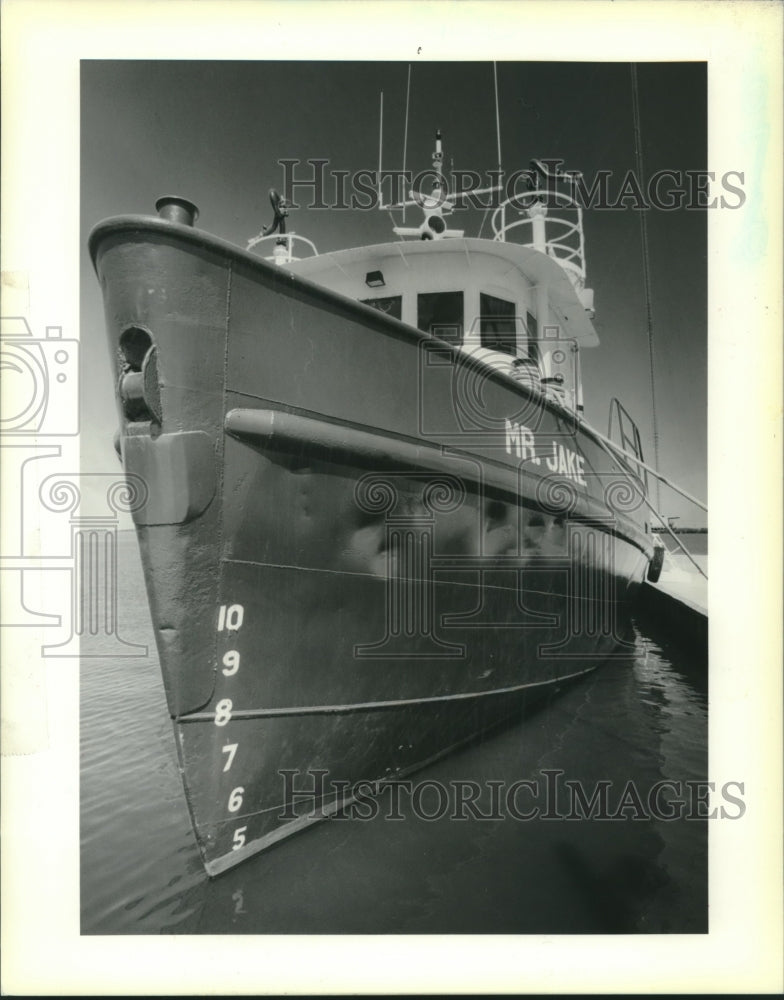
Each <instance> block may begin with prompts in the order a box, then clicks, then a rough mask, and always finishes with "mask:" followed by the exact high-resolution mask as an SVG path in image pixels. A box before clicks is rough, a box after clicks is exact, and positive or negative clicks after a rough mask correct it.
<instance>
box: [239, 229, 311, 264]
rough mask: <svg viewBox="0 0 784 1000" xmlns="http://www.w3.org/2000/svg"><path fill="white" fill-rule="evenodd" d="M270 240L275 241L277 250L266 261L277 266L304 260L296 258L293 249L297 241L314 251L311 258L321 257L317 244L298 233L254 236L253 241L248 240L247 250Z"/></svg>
mask: <svg viewBox="0 0 784 1000" xmlns="http://www.w3.org/2000/svg"><path fill="white" fill-rule="evenodd" d="M269 240H274V243H275V249H274V250H273V252H272V255H271V256H269V257H265V258H264V260H268V261H272V262H274V263H276V264H290V263H291V262H292V261H294V260H302V258H301V257H295V256H294V252H293V249H292V247H293V245H294V241H295V240H296V241H297V242H298V243H304V244H305V245H306V246H307V247H308V248H309V249H310V250H311V251H312V253H311V255H310V256H313V257H318V255H319V253H318V250H317V249H316V244H315V243H313V242H312V241H311V240H309V239H307V237H305V236H297V234H296V233H284V234H283V235H280V234H278V233H271V234H270V235H269V236H262V235H259V236H254V237H253V238H252V239H250V240H248V245H247V246H246V247H245V249H246V250H252V249H253V248H254V247H257V246H258V245H259V244H260V243H266V242H267V241H269Z"/></svg>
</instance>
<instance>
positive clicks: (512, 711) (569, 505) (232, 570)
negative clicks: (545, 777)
mask: <svg viewBox="0 0 784 1000" xmlns="http://www.w3.org/2000/svg"><path fill="white" fill-rule="evenodd" d="M442 162H443V149H442V138H441V136H440V134H437V136H436V141H435V151H434V153H433V171H432V178H431V179H432V180H433V183H432V186H431V190H430V191H428V192H426V193H425V192H423V191H421V190H413V189H412V190H410V191H409V192H408V193H407V195H406V197H405V199H404V200H403V201H402V202H396V203H395V204H394V205H390V204H384V205H383V206H381V207H383V208H384V209H385V210H390V209H391V210H393V211H395V212H399V210H403V211H407V212H408V216H407V219H406V220H404V221H403V222H402V223H401V224H400V225H395V227H394V233H393V237H394V238H392V239H390V241H389V242H386V243H383V244H379V245H372V246H361V247H356V248H351V249H345V250H335V251H331V252H328V253H324V254H319V253H318V252H317V251H316V249H315V247H314V246H313V244H312V243H310V241H308V240H307V239H306V238H304V237H302V236H299V235H297V234H296V233H295V232H292V231H288V230H287V219H288V216H289V211H290V208H291V206H290V204H289V203H287V201H286V200H285V198H282V197H280V196H279V195H278V194H277V193H276V192H275V191H272V192H271V200H272V205H273V209H274V212H273V222H272V224H271V226H270V227H268V229H267V231H266V232H263V233H261V234H259V236H258V237H254V238H253V239H251V240H249V243H248V246H247V247H244V248H243V247H239V246H235V245H233V244H231V243H229V242H227V241H225V240H222V239H220V238H218V237H216V236H213V235H210V234H209V233H207V232H205V231H202V230H200V229H198V228H197V227H196V225H195V223H196V221H197V216H198V210H197V209H196V207H195V206H194V205H193V204H192V203H191V202H189V201H188V200H187V199H184V198H181V197H164V198H161V199H160V200H159V201H158V203H157V206H156V207H157V210H158V214H157V215H155V216H152V215H150V216H147V215H139V216H123V217H117V218H112V219H108V220H106V221H103V222H101V223H100V224H98V225H97V227H96V228H95V229H94V230H93V232H92V234H91V236H90V251H91V255H92V259H93V262H94V266H95V269H96V273H97V275H98V278H99V280H100V284H101V288H102V292H103V298H104V305H105V314H106V326H107V332H108V337H109V342H110V346H111V352H112V356H113V357H114V359H115V371H114V380H115V388H116V396H117V404H118V413H119V419H120V432H119V436H118V440H117V447H118V451H119V453H120V455H121V458H122V462H123V466H124V469H125V473H126V476H127V480H128V483H129V487H130V488H131V489H132V491H133V495H134V497H135V501H134V503H133V518H134V522H135V529H136V532H137V535H138V542H139V546H140V551H141V557H142V563H143V568H144V576H145V584H146V588H147V594H148V599H149V606H150V613H151V618H152V624H153V627H154V632H155V638H156V643H157V649H158V654H159V657H160V666H161V670H162V675H163V681H164V686H165V691H166V698H167V703H168V710H169V713H170V715H171V718H172V721H173V727H174V734H175V739H176V746H177V752H178V755H179V765H180V770H181V773H182V778H183V783H184V789H185V794H186V797H187V801H188V806H189V809H190V813H191V817H192V820H193V826H194V830H195V835H196V839H197V842H198V845H199V849H200V851H201V855H202V858H203V861H204V865H205V868H206V871H207V873H208V874H209V875H210V876H214V875H218V874H219V873H221V872H223V871H225V870H226V869H228V868H230V867H232V866H233V865H236V864H238V863H239V862H241V861H243V860H245V859H246V858H248V857H251V856H253V855H254V854H256V853H257V852H259V851H261V850H263V849H265V848H267V847H269V846H271V845H273V844H275V843H276V842H278V841H279V840H281V839H282V838H284V837H287V836H288V835H290V834H293V833H295V832H296V831H298V830H301V829H303V828H304V827H306V826H309V825H311V824H313V823H315V822H317V821H318V820H319V819H323V818H324V817H326V816H329V815H331V814H332V813H334V812H335V811H337V810H340V809H345V808H347V805H348V804H350V803H352V802H357V801H360V800H361V798H362V796H365V797H367V796H368V795H371V794H373V793H375V792H377V791H379V789H381V788H382V787H383V785H384V784H385V783H388V782H390V781H393V780H396V779H399V778H401V777H402V776H404V775H407V774H410V773H412V772H414V771H416V770H417V769H421V768H423V767H425V766H426V765H427V764H428V763H429V762H431V761H433V760H435V759H436V758H438V757H440V756H442V755H444V754H446V753H448V752H450V751H451V750H453V749H454V748H455V747H458V746H460V745H462V744H465V743H466V742H467V741H469V740H471V739H475V738H477V737H478V736H479V735H481V734H484V733H487V732H488V731H490V730H492V729H493V728H494V727H497V726H499V725H503V724H508V723H509V722H510V721H513V720H519V719H520V718H521V715H522V713H523V712H524V711H527V710H528V709H529V708H530V706H531V705H533V704H535V703H536V702H537V700H539V699H542V698H544V697H547V696H549V695H551V694H552V693H554V692H556V691H558V690H560V689H562V688H563V687H564V686H566V685H568V684H571V683H575V682H578V681H579V680H580V678H583V677H585V675H586V674H588V673H589V672H591V671H593V670H595V669H597V667H599V666H600V665H602V664H603V663H605V662H607V660H608V659H610V658H611V657H613V656H615V655H619V652H620V653H621V654H623V653H625V652H626V649H625V647H624V643H625V641H626V640H625V635H626V632H625V623H626V622H627V621H628V617H629V612H630V609H631V607H632V604H633V601H634V598H635V594H636V593H637V590H638V588H639V586H640V584H641V583H642V581H643V580H644V579H645V578H646V576H648V577H649V578H654V577H655V575H656V572H657V562H658V564H659V567H660V554H661V553H660V546H657V545H656V544H655V539H654V535H653V533H652V531H651V521H652V517H651V504H650V501H649V499H648V492H647V491H648V486H647V471H646V470H647V466H646V465H645V463H644V459H643V455H642V448H641V444H640V435H639V432H638V431H637V429H636V426H635V425H634V423H633V421H632V420H631V418H630V417H629V415H628V413H627V411H626V410H625V409H624V408H623V407H622V406H621V404H620V403H619V402H618V401H613V406H614V413H615V417H616V423H617V426H618V428H619V429H621V433H620V440H619V441H618V440H614V439H612V438H611V437H610V436H609V435H608V436H605V435H604V434H602V433H600V432H599V431H598V430H596V429H595V428H593V427H591V426H589V424H588V423H587V422H586V420H585V418H584V414H583V387H582V379H581V369H580V352H581V351H582V350H584V349H586V348H594V347H596V346H597V344H598V338H597V335H596V331H595V328H594V326H593V315H594V303H593V293H592V291H591V290H590V288H589V287H588V286H587V283H586V258H585V238H584V229H583V209H582V207H581V205H580V204H579V202H578V201H577V200H575V199H574V198H573V197H571V196H570V195H569V193H568V191H564V189H563V188H564V184H563V182H564V180H565V175H563V173H562V172H560V171H559V170H557V169H555V168H553V167H552V166H551V165H548V163H542V162H541V161H533V163H532V166H531V169H530V171H529V172H528V177H527V183H526V184H525V186H524V188H523V189H522V190H521V191H516V192H511V193H509V192H506V191H504V190H502V188H501V186H500V184H499V185H497V186H495V187H490V188H488V189H487V190H484V189H483V190H482V191H477V192H474V194H476V195H477V196H480V195H481V196H487V197H493V198H494V199H495V201H494V203H492V204H491V208H489V209H488V214H489V215H490V222H491V229H490V230H488V234H487V235H485V236H484V237H482V236H481V235H477V236H469V235H466V234H465V232H464V231H463V230H460V229H453V228H450V226H451V224H452V221H453V218H454V215H455V210H456V204H457V201H456V196H455V195H453V194H452V193H450V190H449V186H448V184H447V180H446V178H445V177H444V175H443V172H442V167H441V165H442ZM413 215H415V216H416V218H414V224H411V220H412V216H413ZM406 221H407V222H408V225H406V224H405V223H406ZM301 248H304V252H303V249H301ZM265 251H267V252H266V253H265ZM300 253H302V256H298V254H300Z"/></svg>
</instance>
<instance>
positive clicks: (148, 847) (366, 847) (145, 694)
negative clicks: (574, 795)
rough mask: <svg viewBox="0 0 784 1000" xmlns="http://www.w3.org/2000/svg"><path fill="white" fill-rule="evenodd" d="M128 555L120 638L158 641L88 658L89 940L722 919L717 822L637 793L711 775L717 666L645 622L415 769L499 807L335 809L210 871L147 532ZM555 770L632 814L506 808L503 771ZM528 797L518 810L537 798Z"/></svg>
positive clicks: (634, 926) (85, 879)
mask: <svg viewBox="0 0 784 1000" xmlns="http://www.w3.org/2000/svg"><path fill="white" fill-rule="evenodd" d="M119 547H120V551H119V560H118V561H119V566H120V574H121V579H120V595H119V608H120V629H119V631H120V635H121V636H123V637H124V638H126V639H129V640H132V641H134V642H136V643H144V644H146V645H147V647H148V655H147V656H138V657H132V658H125V659H118V658H114V657H105V658H104V657H100V656H98V657H94V658H91V659H86V660H85V661H84V663H83V666H82V674H81V743H82V777H81V844H82V852H81V904H82V932H83V933H85V934H158V933H160V934H169V933H180V934H189V933H209V934H221V933H225V934H239V933H245V934H263V933H277V934H295V933H299V934H303V933H338V932H347V933H407V934H426V933H463V934H465V933H553V934H558V933H605V934H606V933H666V932H673V933H700V932H705V931H707V919H708V915H707V837H708V829H707V828H708V825H709V824H708V823H707V822H706V821H705V820H700V819H690V818H688V817H684V816H682V817H681V818H680V819H674V820H670V821H667V820H664V819H662V818H655V817H653V816H651V815H650V811H649V810H647V809H646V810H645V812H646V816H645V817H644V818H630V817H631V816H632V815H633V814H635V813H636V812H638V810H637V809H636V807H635V805H634V799H633V796H634V793H635V791H636V792H637V793H639V795H640V796H641V798H642V799H643V804H644V802H645V797H646V796H647V794H648V792H649V791H650V789H651V787H652V786H655V785H656V783H657V782H660V781H662V780H663V779H670V780H671V781H674V782H680V783H681V784H682V785H684V783H685V782H688V781H699V780H705V779H706V776H707V687H706V684H707V680H706V678H707V672H706V667H705V664H704V663H702V662H700V659H699V654H697V653H695V651H694V650H693V649H684V648H681V647H680V646H679V645H678V644H677V643H676V642H675V641H674V640H672V639H665V638H664V637H663V636H662V635H661V634H659V633H658V632H657V631H656V628H658V627H654V626H653V625H652V624H650V623H648V622H645V621H644V620H643V619H639V620H637V621H635V623H634V635H633V641H634V645H633V647H632V649H631V651H630V653H629V655H628V657H625V658H624V659H619V660H615V661H611V662H609V663H608V664H607V665H606V666H604V667H603V668H602V669H601V670H599V671H597V672H596V673H594V674H592V675H590V676H589V677H588V679H587V680H585V681H583V682H581V683H579V684H578V685H576V686H575V687H572V688H571V689H570V690H568V691H566V692H564V693H562V694H561V695H560V696H559V697H558V698H557V699H554V700H553V701H551V702H550V703H548V704H546V705H545V706H543V707H542V708H540V709H539V710H537V711H536V712H535V713H533V714H531V715H529V717H527V718H525V719H522V720H521V721H520V722H518V723H516V724H515V725H514V726H512V727H510V728H507V729H505V730H504V731H503V732H501V733H499V734H496V735H493V736H490V737H486V738H485V739H483V740H482V741H481V742H478V743H475V744H473V745H472V746H469V747H467V748H465V749H463V750H461V751H459V752H457V753H454V754H452V755H450V756H449V757H447V758H445V759H444V760H442V761H440V762H438V763H436V764H434V765H432V766H431V767H429V768H427V769H426V770H425V771H422V772H420V773H419V774H418V775H414V776H412V781H413V782H414V783H415V784H416V782H424V781H425V780H426V779H427V780H430V781H439V782H441V783H443V784H444V785H445V786H446V787H454V784H453V783H454V782H456V781H459V780H471V781H474V782H478V783H479V785H480V787H481V788H483V789H484V790H485V791H484V792H483V796H482V798H480V799H479V800H478V802H477V807H478V808H479V810H480V811H481V813H482V814H483V815H491V816H493V817H494V818H490V819H485V820H482V819H475V818H470V817H469V818H467V819H466V820H463V821H456V820H453V819H449V817H448V815H447V816H446V817H444V818H443V819H436V820H431V821H428V820H426V819H424V818H422V816H421V813H423V812H429V811H430V810H431V809H432V806H431V805H430V803H429V801H428V800H427V799H426V798H425V797H423V798H422V800H421V805H422V807H423V808H420V809H419V810H418V811H417V810H415V809H413V808H412V805H411V800H410V798H407V797H406V796H402V797H401V799H400V815H401V816H402V818H401V819H398V820H390V819H385V818H384V815H383V812H384V810H383V809H381V810H380V813H381V814H380V815H379V816H378V817H377V818H376V819H374V820H372V821H361V820H357V819H350V818H348V819H345V818H343V819H333V820H328V821H325V822H323V823H320V824H316V825H315V826H314V827H312V828H311V829H309V830H307V831H305V832H304V833H302V834H299V835H297V836H294V837H291V838H289V839H288V840H285V841H284V842H282V843H281V844H279V845H278V846H276V847H275V848H273V849H272V850H270V851H268V852H266V853H263V854H261V855H259V856H257V857H255V858H253V859H251V860H250V861H248V862H246V863H244V864H242V865H240V866H238V867H237V868H236V869H234V870H232V871H229V872H227V873H226V874H224V875H222V876H220V877H219V878H217V879H214V880H210V879H208V878H207V877H206V875H205V874H204V871H203V868H202V864H201V860H200V857H199V853H198V849H197V847H196V843H195V840H194V836H193V833H192V830H191V825H190V820H189V817H188V811H187V807H186V804H185V798H184V794H183V790H182V785H181V782H180V777H179V773H178V770H177V761H176V753H175V747H174V739H173V735H172V728H171V723H170V720H169V717H168V715H167V711H166V706H165V698H164V692H163V685H162V682H161V678H160V673H159V669H158V663H157V658H156V654H155V643H154V640H153V635H152V629H151V626H150V622H149V615H148V612H147V605H146V600H145V595H144V586H143V582H142V576H141V567H140V564H139V558H138V554H137V549H136V542H135V538H134V536H133V534H132V533H131V532H122V533H120V536H119ZM548 772H549V774H550V778H549V780H551V781H565V780H569V781H573V782H580V783H581V787H582V788H584V789H585V790H586V791H587V792H588V793H589V794H590V792H591V791H592V790H595V789H596V788H597V786H598V783H600V782H608V783H609V785H607V789H608V791H607V795H608V800H609V803H610V812H611V813H615V812H617V811H618V808H619V807H620V805H621V802H622V801H625V802H628V803H629V807H628V808H627V809H626V810H625V811H624V813H623V816H624V817H626V818H619V819H615V820H607V819H597V818H593V819H590V820H586V819H579V818H578V819H573V820H567V819H565V818H561V817H563V816H564V815H566V814H568V812H569V808H568V805H569V803H568V801H566V800H557V802H556V805H555V806H554V807H553V811H554V812H555V813H556V816H555V818H553V819H543V818H541V817H540V818H536V819H529V820H521V819H519V818H515V817H514V816H513V815H511V814H510V813H509V812H508V811H506V810H505V809H501V810H500V811H499V810H494V809H493V808H492V803H491V800H490V798H489V796H490V794H491V792H490V791H488V789H490V788H491V785H490V784H489V783H491V782H497V783H499V785H498V787H503V788H504V789H508V788H509V787H510V786H512V785H513V783H514V782H516V781H519V780H521V779H528V780H529V781H533V782H535V783H536V786H537V787H538V788H539V789H540V791H542V793H543V789H544V783H545V781H546V780H548V779H547V777H546V776H547V774H548ZM555 772H563V773H562V774H560V775H556V774H555ZM630 781H631V782H633V784H634V789H633V790H632V791H631V792H630V791H628V783H629V782H630ZM450 783H452V784H451V785H450ZM560 787H561V791H563V787H564V786H560ZM684 787H685V786H684ZM672 794H673V795H675V792H673V793H672ZM624 795H626V796H627V798H624ZM684 795H685V792H684V793H683V794H682V795H681V799H682V798H683V797H684ZM628 796H631V798H628ZM515 801H516V802H518V804H519V808H520V810H521V812H524V811H525V810H526V809H528V808H530V806H531V803H532V800H531V799H524V798H520V799H517V800H515ZM666 801H667V795H664V796H662V802H663V803H664V804H665V806H666ZM564 803H565V805H564Z"/></svg>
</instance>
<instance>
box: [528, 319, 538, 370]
mask: <svg viewBox="0 0 784 1000" xmlns="http://www.w3.org/2000/svg"><path fill="white" fill-rule="evenodd" d="M525 328H526V333H527V334H528V357H529V358H533V359H534V361H539V354H540V352H539V324H538V323H537V322H536V317H535V316H534V315H533V313H530V312H529V313H526V314H525Z"/></svg>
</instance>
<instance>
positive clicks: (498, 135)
mask: <svg viewBox="0 0 784 1000" xmlns="http://www.w3.org/2000/svg"><path fill="white" fill-rule="evenodd" d="M493 84H494V86H495V134H496V138H497V139H498V170H499V173H500V170H501V118H500V115H499V113H498V72H497V70H496V64H495V63H493ZM498 183H499V184H500V183H501V179H500V177H499V179H498Z"/></svg>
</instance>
